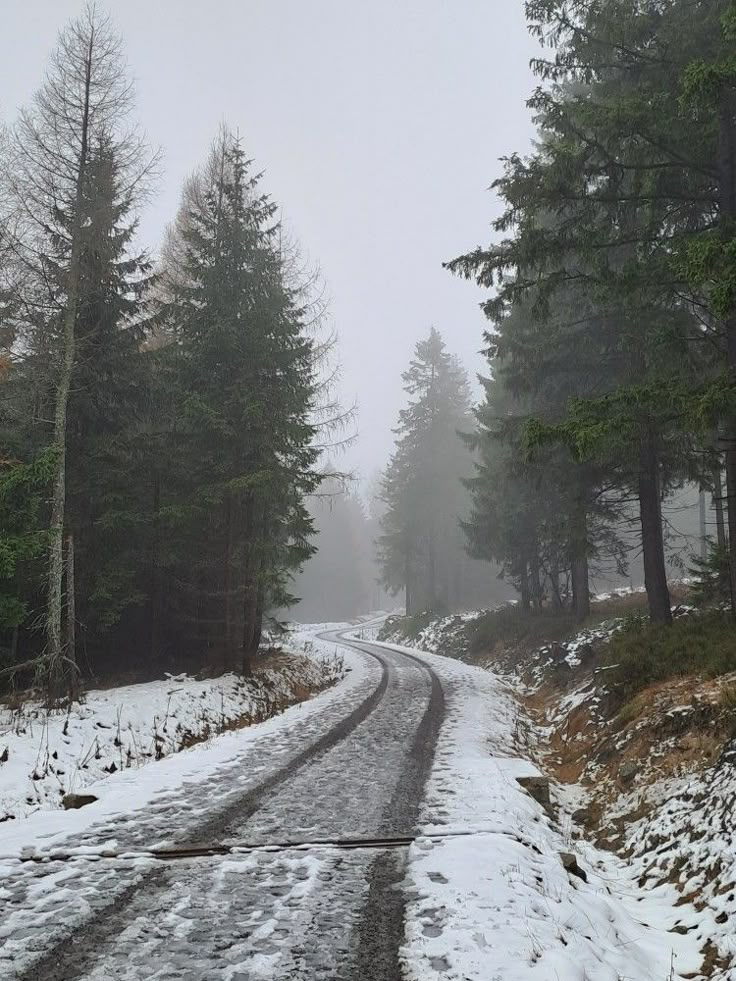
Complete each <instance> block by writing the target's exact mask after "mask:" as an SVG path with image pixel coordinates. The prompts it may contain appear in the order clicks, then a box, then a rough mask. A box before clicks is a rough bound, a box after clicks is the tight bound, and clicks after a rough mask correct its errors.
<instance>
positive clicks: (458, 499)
mask: <svg viewBox="0 0 736 981" xmlns="http://www.w3.org/2000/svg"><path fill="white" fill-rule="evenodd" d="M402 378H403V381H404V391H405V392H406V393H407V395H408V397H409V403H408V405H407V407H406V408H404V409H402V410H401V412H400V413H399V425H398V427H397V429H396V435H397V441H396V449H395V452H394V455H393V457H392V459H391V462H390V463H389V466H388V468H387V470H386V473H385V475H384V478H383V489H382V496H383V499H384V502H385V504H386V512H385V514H384V516H383V518H382V526H383V536H382V538H381V540H380V542H381V563H382V569H383V580H384V582H385V584H386V585H387V586H388V587H389V588H391V589H392V590H394V591H398V589H404V590H405V592H406V606H407V613H414V612H417V611H418V610H423V609H435V610H436V609H448V608H450V607H451V606H453V605H455V603H456V602H457V601H458V586H457V580H458V577H459V575H460V572H459V568H458V564H459V563H462V561H463V548H462V537H461V534H460V526H459V521H460V518H461V517H462V516H463V509H464V507H465V505H466V495H465V492H464V490H463V487H462V484H461V477H462V476H463V475H464V474H466V473H467V471H468V470H469V466H470V459H469V457H468V454H467V451H466V450H465V448H464V446H463V444H462V442H461V440H460V437H459V432H460V431H463V430H465V431H468V430H469V429H471V428H472V422H471V417H470V392H469V387H468V381H467V378H466V375H465V372H464V370H463V369H462V367H461V365H460V364H459V362H458V361H457V359H456V358H454V357H453V356H452V355H450V354H449V353H448V352H447V351H446V349H445V345H444V342H443V340H442V337H441V336H440V334H439V332H438V331H437V330H436V329H434V328H432V329H431V330H430V333H429V336H428V337H427V339H426V340H423V341H420V342H419V343H418V344H417V346H416V350H415V355H414V358H413V359H412V361H411V363H410V365H409V368H408V369H407V371H405V372H404V374H403V375H402Z"/></svg>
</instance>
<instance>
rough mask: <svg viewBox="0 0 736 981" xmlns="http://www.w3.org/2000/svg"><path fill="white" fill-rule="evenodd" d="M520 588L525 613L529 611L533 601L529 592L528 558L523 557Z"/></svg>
mask: <svg viewBox="0 0 736 981" xmlns="http://www.w3.org/2000/svg"><path fill="white" fill-rule="evenodd" d="M519 588H520V590H521V608H522V610H524V612H525V613H528V612H529V609H530V606H531V602H530V594H529V568H528V566H527V562H526V559H522V561H521V564H520V567H519Z"/></svg>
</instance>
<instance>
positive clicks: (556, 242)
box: [381, 0, 736, 625]
mask: <svg viewBox="0 0 736 981" xmlns="http://www.w3.org/2000/svg"><path fill="white" fill-rule="evenodd" d="M525 10H526V15H527V18H528V22H529V26H530V30H531V31H532V33H533V34H534V35H536V36H537V37H538V38H539V40H540V43H541V45H542V49H543V50H542V52H541V56H540V58H539V59H538V60H537V61H536V62H535V63H534V68H535V70H536V73H537V75H538V76H539V79H540V84H539V87H538V89H537V90H536V91H535V92H534V93H533V95H532V97H531V99H530V101H529V106H530V108H531V109H532V111H533V113H534V115H535V120H536V124H537V140H536V144H535V149H534V151H533V153H532V154H531V155H530V156H529V157H527V158H522V157H521V156H519V155H517V154H511V155H510V156H509V157H508V159H507V160H506V161H505V168H504V174H503V176H502V177H501V178H500V179H499V180H497V181H496V182H495V183H494V185H493V189H494V191H495V193H496V194H497V195H498V196H499V198H500V200H501V202H502V204H503V205H504V210H503V213H502V215H501V217H500V218H499V219H498V220H497V221H496V222H495V223H494V226H493V227H494V230H495V233H496V237H495V241H494V242H493V244H491V245H490V246H480V247H478V248H475V249H473V250H472V251H470V252H469V253H467V254H465V255H462V256H460V257H458V258H456V259H454V260H452V261H450V262H448V263H447V266H448V268H449V270H450V271H451V272H454V273H455V274H458V275H461V276H465V277H466V278H469V279H474V280H476V282H477V283H478V284H479V285H480V286H481V287H482V288H483V289H484V290H485V291H486V295H487V297H488V298H487V299H486V300H485V302H484V310H485V313H486V315H487V317H488V319H489V321H490V326H489V328H488V330H487V332H486V334H485V345H486V355H487V359H488V372H487V377H486V378H485V379H483V380H482V381H483V389H484V391H483V398H482V401H481V404H480V405H479V406H478V407H477V408H476V409H475V420H474V422H473V421H472V420H471V419H470V418H469V417H470V404H469V398H468V395H467V386H466V384H465V380H464V378H463V376H462V372H461V370H460V368H459V366H458V365H457V364H456V363H454V362H453V361H452V358H450V357H449V356H447V355H446V354H444V352H443V349H442V345H441V342H440V339H439V337H438V335H437V334H436V333H435V332H433V333H432V334H431V335H430V338H429V340H428V341H427V342H425V343H423V344H420V345H419V346H418V348H417V355H416V359H415V361H414V362H413V363H412V365H411V368H410V369H409V371H408V372H407V374H406V375H405V376H404V377H405V382H406V385H407V391H408V392H409V394H410V396H412V397H414V402H413V404H412V405H411V406H410V407H409V408H408V409H406V410H405V411H404V412H403V413H402V415H401V420H400V423H399V429H398V440H397V446H396V452H395V455H394V457H393V459H392V461H391V464H390V466H389V468H388V470H387V472H386V475H385V478H384V482H383V497H384V500H385V502H386V505H387V512H386V515H385V517H384V519H383V530H384V534H383V537H382V539H381V549H382V551H381V560H382V569H383V576H384V581H385V582H386V584H387V585H388V586H389V587H390V588H392V589H394V590H397V589H399V588H402V589H405V592H406V605H407V609H408V610H409V611H410V612H416V611H417V610H421V609H424V608H427V607H429V608H431V607H439V608H442V607H444V606H446V605H449V606H457V605H458V602H459V595H458V592H457V591H455V590H454V587H453V583H454V578H453V572H452V569H453V568H454V558H453V554H454V553H453V549H454V548H455V546H456V538H455V535H456V529H455V528H453V526H452V521H451V520H450V521H449V522H448V521H447V520H446V518H447V515H448V513H449V514H454V515H457V516H459V517H460V519H461V525H462V527H463V530H464V533H465V535H466V538H467V544H468V547H469V550H470V554H471V555H473V556H475V557H476V558H482V559H487V560H490V561H492V562H496V563H498V564H499V565H500V566H501V569H502V574H503V575H504V576H505V578H506V579H507V580H508V581H510V582H512V583H513V584H514V585H515V586H516V588H517V590H518V593H519V596H520V600H521V605H522V606H523V607H524V608H526V609H530V608H535V609H541V608H542V607H549V608H552V609H556V610H559V611H563V610H564V609H571V610H572V611H574V613H575V615H576V616H577V617H578V618H579V619H581V620H582V619H584V618H585V617H586V616H587V615H588V614H589V612H590V595H591V574H596V573H598V574H600V573H601V572H604V573H606V574H607V576H608V577H609V579H610V577H613V578H614V579H615V578H616V577H617V576H618V577H622V578H624V577H628V576H630V575H632V572H633V574H634V575H635V576H636V569H637V566H638V565H639V562H640V561H641V567H642V569H643V578H644V582H645V586H646V592H647V597H648V602H649V610H650V615H651V619H652V620H653V621H655V622H656V623H660V624H665V625H667V624H670V623H671V622H672V611H671V601H670V595H669V588H668V572H670V573H671V572H672V565H671V564H670V565H669V567H668V559H669V560H670V563H671V561H672V559H673V554H672V552H673V548H672V546H673V545H674V544H675V543H674V541H673V539H675V538H679V539H680V541H679V545H680V546H682V532H683V530H684V531H685V533H686V532H687V530H688V528H687V525H688V522H687V521H686V522H685V523H684V524H683V522H681V521H680V522H677V521H674V522H673V520H672V516H671V515H668V511H673V510H675V509H676V507H677V504H676V503H675V502H677V501H680V502H681V501H682V500H683V498H687V496H688V494H689V496H690V498H691V500H692V497H693V493H692V490H693V488H694V489H695V498H696V499H697V493H698V488H700V492H701V497H702V498H704V497H705V495H706V494H708V495H709V496H710V498H711V501H712V506H711V507H707V506H704V507H703V523H707V524H706V527H705V529H704V528H703V527H701V528H700V529H699V530H695V534H694V535H693V536H692V537H691V539H690V547H689V549H687V551H689V553H690V555H689V557H687V558H686V559H685V563H684V565H685V568H687V564H688V561H689V564H690V566H691V567H692V569H693V571H694V572H695V573H696V574H697V576H698V577H699V579H700V580H701V581H702V586H701V592H702V593H703V596H704V598H707V599H710V600H715V601H725V602H729V603H730V605H731V608H732V610H734V611H736V603H735V599H734V597H735V596H736V583H735V580H736V506H735V507H730V508H729V507H728V503H729V502H730V501H731V500H732V499H733V496H734V495H735V494H736V421H735V420H736V388H735V385H734V372H735V371H736V277H735V276H734V268H736V267H735V265H734V263H735V261H736V244H735V243H736V69H735V68H734V61H733V44H734V42H735V41H736V5H735V4H733V3H732V2H726V0H723V2H718V0H715V2H709V3H707V4H701V3H695V4H693V3H692V2H691V0H666V2H664V3H657V4H643V5H642V4H638V3H623V4H622V3H621V2H619V0H604V2H602V3H596V4H592V5H591V4H590V3H588V2H582V0H581V2H575V0H573V2H568V0H565V2H561V0H530V2H527V3H526V5H525ZM545 49H546V51H545ZM453 429H456V430H458V431H460V432H461V433H463V434H464V435H463V436H462V440H463V441H464V442H465V443H466V444H467V445H468V447H469V449H470V450H471V451H472V452H473V454H474V456H475V466H474V470H473V467H472V464H471V459H470V456H469V455H468V456H467V457H465V458H463V456H462V450H461V449H460V445H459V442H458V441H455V442H454V443H453V440H452V437H451V432H452V430H453ZM450 475H454V476H455V477H459V478H460V479H461V480H462V481H463V483H464V485H465V487H466V488H467V490H468V491H469V495H470V512H469V514H468V515H466V516H463V508H462V506H460V505H459V498H458V495H459V491H458V490H457V487H456V486H455V487H453V485H452V481H451V476H450ZM440 502H441V503H440ZM450 502H452V503H450ZM702 503H703V505H706V502H705V501H704V500H703V501H702ZM696 513H697V508H696ZM677 524H679V526H680V531H679V533H678V534H674V535H673V533H672V532H673V526H674V525H677ZM698 537H700V542H699V543H698V542H697V539H698ZM685 540H686V541H687V538H686V539H685ZM668 545H669V547H670V554H669V555H668ZM457 547H459V546H457ZM680 551H681V549H680ZM693 552H696V553H697V557H695V558H694V557H693V556H692V553H693ZM632 565H633V567H634V568H633V570H632ZM679 571H680V573H681V572H682V571H683V561H682V557H680V564H679ZM637 578H638V576H637Z"/></svg>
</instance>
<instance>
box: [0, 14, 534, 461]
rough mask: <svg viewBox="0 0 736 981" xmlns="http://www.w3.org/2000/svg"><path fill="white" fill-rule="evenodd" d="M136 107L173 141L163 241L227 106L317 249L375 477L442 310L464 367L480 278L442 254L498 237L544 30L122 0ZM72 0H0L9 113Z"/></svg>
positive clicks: (303, 236) (3, 91) (157, 222)
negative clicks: (496, 222)
mask: <svg viewBox="0 0 736 981" xmlns="http://www.w3.org/2000/svg"><path fill="white" fill-rule="evenodd" d="M100 6H101V7H103V8H104V9H106V10H108V11H109V12H110V13H111V14H112V16H113V19H114V21H115V24H116V26H117V27H118V29H119V30H120V32H121V33H122V34H123V36H124V40H125V49H126V53H127V57H128V61H129V65H130V68H131V72H132V75H133V77H134V79H135V81H136V92H137V104H138V111H137V118H138V120H139V121H140V123H141V125H142V128H143V129H144V130H145V132H146V134H147V138H148V140H149V142H150V143H151V144H152V145H154V146H160V147H161V148H162V150H163V175H162V179H161V181H160V184H159V187H158V190H157V193H156V194H155V196H154V197H153V199H152V201H151V202H150V203H149V205H148V207H147V210H146V213H145V216H144V221H143V225H142V230H141V234H142V238H143V241H144V243H145V244H146V245H147V246H149V247H152V248H155V247H156V245H157V244H158V242H159V239H160V235H161V232H162V230H163V228H164V227H165V225H166V224H167V222H168V221H170V220H171V218H172V217H173V215H174V213H175V211H176V207H177V204H178V200H179V193H180V189H181V184H182V182H183V180H184V179H185V177H186V176H187V175H188V174H189V173H190V172H191V171H192V169H193V168H194V167H196V166H197V165H198V164H199V163H200V162H201V161H202V160H203V158H204V156H205V154H206V152H207V149H208V145H209V142H210V140H211V139H212V137H213V136H214V134H215V132H216V129H217V126H218V124H219V122H220V121H221V120H225V121H226V122H227V123H228V124H229V125H230V126H231V127H233V128H234V129H237V130H238V131H239V132H240V134H241V135H242V136H243V138H244V142H245V147H246V150H247V153H248V155H249V156H250V157H253V158H254V159H255V161H256V164H257V166H258V169H265V171H266V175H265V181H264V188H265V189H267V190H268V191H270V192H271V193H272V195H273V196H274V198H275V199H276V200H277V201H278V202H279V203H280V204H281V205H282V206H283V210H284V216H285V219H286V220H287V221H288V224H289V227H290V228H291V229H292V230H293V232H294V233H295V235H296V236H297V237H298V239H299V241H300V243H301V244H302V246H303V248H304V249H305V251H306V252H307V253H308V254H309V256H310V257H311V258H312V259H314V260H316V261H318V262H319V264H320V267H321V270H322V273H323V276H324V278H325V279H326V282H327V286H328V291H329V295H330V297H331V307H330V309H331V317H332V319H333V320H334V322H335V325H336V327H337V329H338V332H339V337H340V360H341V362H342V365H343V373H342V382H341V389H342V395H343V398H344V400H345V401H346V402H352V401H354V400H356V399H357V401H358V403H359V409H360V417H359V439H358V441H357V443H356V444H355V445H354V446H353V447H352V448H351V449H350V451H349V452H348V454H347V456H346V457H345V461H344V464H343V465H344V466H351V467H353V468H354V469H356V470H359V471H360V473H361V474H362V475H363V476H364V477H370V476H371V475H372V473H373V472H374V471H375V470H376V469H377V468H379V467H381V466H383V464H384V463H385V461H386V458H387V456H388V454H389V452H390V450H391V445H392V440H393V437H392V433H391V428H392V426H393V425H395V421H396V415H397V412H398V409H399V408H400V406H401V404H402V393H401V381H400V373H401V371H402V370H403V369H404V367H405V366H406V363H407V361H408V359H409V357H410V355H411V351H412V348H413V345H414V343H415V341H416V340H417V339H418V338H419V337H420V336H422V335H423V334H425V333H426V332H427V330H428V328H429V326H430V325H432V324H433V325H435V326H437V327H438V328H439V330H440V331H441V332H442V333H443V335H444V336H445V339H446V341H447V343H448V347H450V349H451V350H452V351H454V352H455V353H457V354H459V355H460V356H461V358H462V359H463V361H464V363H465V364H466V366H467V367H468V368H469V370H470V371H471V372H476V371H478V370H482V368H483V361H482V359H481V358H480V357H479V355H478V353H477V352H478V350H479V348H480V346H481V332H482V330H483V328H484V325H485V321H484V318H483V316H482V314H481V312H480V310H479V308H478V304H479V302H480V301H481V299H482V293H481V292H480V291H479V290H478V289H477V287H475V286H474V285H472V284H469V283H465V282H464V281H461V280H456V279H455V278H454V277H452V276H451V275H450V274H449V273H447V272H446V271H445V270H443V269H442V267H441V263H442V261H443V260H446V259H449V258H452V257H454V256H455V255H457V254H458V253H460V252H463V251H465V250H467V249H469V248H470V247H472V246H474V245H476V244H478V243H479V242H485V241H487V240H488V239H489V236H490V232H489V222H490V220H491V219H492V217H493V216H494V215H495V214H497V212H498V205H497V203H496V201H495V200H494V197H493V195H492V194H491V193H489V192H488V190H487V188H488V186H489V184H490V183H491V181H492V180H493V179H494V178H495V177H497V176H498V175H499V174H500V172H501V165H500V164H499V163H498V158H499V157H501V156H503V155H505V154H509V153H511V152H513V151H517V150H518V151H525V150H526V149H527V148H528V146H529V142H530V139H531V135H532V125H531V121H530V118H529V113H528V110H527V109H526V108H525V105H524V103H525V100H526V98H527V97H528V96H529V94H530V92H531V90H532V88H533V85H534V79H533V77H532V74H531V72H530V70H529V67H528V63H529V59H530V58H531V57H532V56H534V54H535V53H536V52H537V46H536V42H534V41H533V40H532V39H530V38H529V37H528V35H527V33H526V27H525V23H524V17H523V3H522V0H362V2H359V0H208V2H204V0H122V2H117V3H116V2H113V0H108V2H104V0H102V2H101V3H100ZM80 9H81V3H78V2H76V0H25V2H20V0H0V66H1V67H0V118H3V119H4V120H5V121H10V120H11V119H12V118H13V116H14V115H15V111H16V109H17V108H18V107H19V106H20V105H22V104H23V103H25V102H27V100H28V99H29V97H30V96H31V94H32V93H33V91H34V90H35V89H36V88H37V87H38V85H39V83H40V81H41V76H42V72H43V69H44V66H45V63H46V58H47V55H48V53H49V51H50V50H51V48H52V47H53V45H54V42H55V39H56V35H57V32H58V30H59V29H60V28H61V27H62V26H63V25H64V23H65V22H66V21H67V20H68V19H69V18H71V17H73V16H75V15H76V14H77V13H78V12H79V10H80Z"/></svg>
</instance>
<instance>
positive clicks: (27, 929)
mask: <svg viewBox="0 0 736 981" xmlns="http://www.w3.org/2000/svg"><path fill="white" fill-rule="evenodd" d="M357 646H358V647H360V649H361V654H360V655H359V656H360V657H361V658H362V664H361V670H362V674H363V677H362V680H361V679H358V683H357V684H354V685H353V686H352V688H351V687H350V686H348V687H347V690H345V686H341V687H342V688H343V692H342V693H343V696H344V697H343V698H341V699H339V700H338V699H334V698H333V699H328V700H326V705H325V707H324V709H323V711H321V712H316V713H313V714H312V715H311V716H310V717H309V718H306V719H302V720H301V722H300V724H296V723H295V724H292V725H290V726H285V727H282V729H281V730H280V731H279V732H278V734H277V736H276V738H272V739H271V740H269V741H268V742H267V743H263V741H261V742H259V743H256V745H255V746H252V747H250V748H249V749H250V751H249V752H246V753H245V754H244V755H243V758H242V759H241V760H240V765H239V766H238V767H237V768H236V767H233V766H232V765H230V766H227V767H225V768H221V769H220V770H216V771H215V772H214V773H213V774H211V775H210V776H209V777H208V778H207V779H205V780H203V781H200V782H198V783H196V784H194V785H191V786H188V787H185V788H184V792H183V793H182V788H181V787H180V788H172V789H171V790H169V792H168V793H165V794H161V795H159V796H158V797H156V798H155V799H154V800H153V801H152V802H151V805H150V806H149V807H148V808H147V810H146V813H145V814H144V815H140V814H139V815H137V816H136V819H135V820H130V821H127V822H121V821H119V820H116V819H113V820H112V821H110V822H107V823H102V824H100V825H95V824H93V825H92V826H90V827H89V828H88V829H87V830H86V831H85V832H84V833H82V834H81V835H79V836H78V837H76V838H72V839H70V840H68V841H66V842H64V843H55V845H54V848H53V849H50V850H49V851H48V852H47V854H46V855H45V856H43V857H44V858H45V859H47V860H45V861H43V862H40V863H36V862H31V863H29V862H23V863H18V862H15V863H13V862H11V863H10V865H9V867H8V869H7V872H8V874H7V875H6V876H5V878H4V881H3V884H2V894H1V895H2V904H3V918H2V925H1V926H0V942H2V941H4V943H5V946H4V948H3V959H2V960H0V976H2V977H8V978H11V977H20V978H27V979H31V978H44V979H48V981H53V979H67V978H69V979H71V978H80V979H81V978H88V979H95V981H102V979H108V978H110V979H112V978H115V979H142V978H156V979H168V978H172V979H173V978H186V979H195V978H197V979H200V978H212V979H214V978H222V979H241V981H242V979H246V978H261V977H263V978H266V977H267V978H292V977H293V978H315V979H317V978H324V979H328V978H329V979H342V978H344V979H348V978H358V977H360V978H366V979H369V978H381V979H388V978H396V977H398V956H399V948H400V945H401V942H402V939H403V898H402V893H401V891H400V890H398V889H396V888H395V886H396V884H397V883H398V882H399V881H400V880H401V879H402V878H403V875H404V863H405V861H406V849H376V848H360V849H354V850H349V851H346V850H344V849H341V848H340V847H336V846H335V845H333V844H330V842H336V841H338V840H341V839H345V838H350V839H375V838H389V837H401V836H412V835H413V833H414V829H415V826H416V822H417V817H418V810H419V806H420V803H421V800H422V794H423V786H424V782H425V780H426V778H427V776H428V774H429V771H430V769H431V764H432V759H433V752H434V745H435V743H436V739H437V734H438V732H439V727H440V725H441V721H442V704H443V695H442V688H441V685H440V683H439V681H438V679H437V677H436V675H435V674H434V673H433V672H432V671H431V669H429V668H428V667H426V666H425V665H423V664H421V663H420V662H418V661H417V660H415V659H413V658H411V657H410V656H407V655H406V654H401V653H398V652H383V651H380V650H376V648H373V647H369V646H367V645H364V644H363V645H357ZM286 714H287V715H288V713H286ZM261 743H263V744H261ZM319 842H322V843H323V844H317V845H315V844H314V843H319ZM274 843H282V844H283V843H289V847H280V848H278V849H277V850H269V849H268V847H266V848H258V847H257V846H270V845H273V844H274ZM254 846H256V848H255V850H253V849H254ZM162 848H165V849H168V850H169V851H170V852H172V851H174V852H175V851H178V850H190V851H191V850H197V849H198V850H200V851H202V852H203V853H205V854H202V855H201V856H197V857H182V858H169V859H167V860H166V861H162V860H160V859H157V858H155V857H153V855H152V854H151V853H152V852H153V851H155V850H160V849H162ZM54 849H55V850H54ZM214 849H222V850H225V849H228V850H229V853H227V854H224V855H222V854H206V853H207V851H208V850H209V851H213V850H214ZM57 856H58V857H57Z"/></svg>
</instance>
